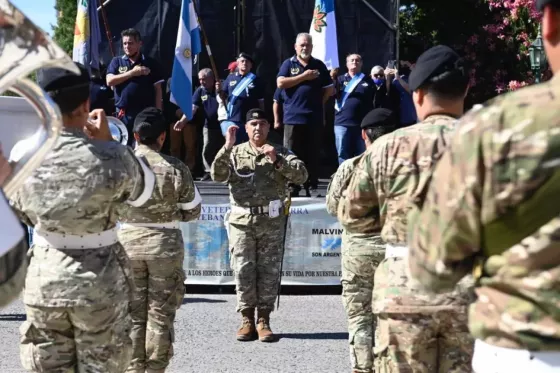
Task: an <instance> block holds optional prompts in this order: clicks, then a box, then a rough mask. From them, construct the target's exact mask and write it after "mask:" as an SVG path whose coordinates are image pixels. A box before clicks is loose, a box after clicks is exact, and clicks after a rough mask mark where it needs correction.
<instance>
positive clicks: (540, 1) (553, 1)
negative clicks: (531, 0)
mask: <svg viewBox="0 0 560 373" xmlns="http://www.w3.org/2000/svg"><path fill="white" fill-rule="evenodd" d="M547 5H557V6H558V5H560V1H559V0H537V10H539V11H541V12H542V11H543V10H544V7H545V6H547Z"/></svg>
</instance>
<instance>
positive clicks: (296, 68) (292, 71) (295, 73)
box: [290, 67, 299, 75]
mask: <svg viewBox="0 0 560 373" xmlns="http://www.w3.org/2000/svg"><path fill="white" fill-rule="evenodd" d="M290 72H291V73H292V75H297V74H299V67H292V69H291V70H290Z"/></svg>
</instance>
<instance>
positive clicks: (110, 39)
mask: <svg viewBox="0 0 560 373" xmlns="http://www.w3.org/2000/svg"><path fill="white" fill-rule="evenodd" d="M99 8H101V17H102V18H103V25H104V26H105V33H106V34H107V41H108V42H109V49H110V50H111V57H115V50H114V49H113V40H112V39H113V37H112V36H111V28H110V27H109V22H107V13H105V3H103V1H101V6H100V7H99ZM99 8H98V9H99Z"/></svg>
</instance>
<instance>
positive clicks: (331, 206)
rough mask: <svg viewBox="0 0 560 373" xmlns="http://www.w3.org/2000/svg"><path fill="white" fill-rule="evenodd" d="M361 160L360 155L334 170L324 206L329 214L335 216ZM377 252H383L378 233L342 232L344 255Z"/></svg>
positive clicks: (383, 246)
mask: <svg viewBox="0 0 560 373" xmlns="http://www.w3.org/2000/svg"><path fill="white" fill-rule="evenodd" d="M361 159H362V156H361V155H360V156H357V157H354V158H351V159H347V160H345V161H344V162H342V164H341V165H340V166H339V167H338V170H336V173H335V174H334V176H333V178H332V180H331V182H330V183H329V186H328V188H327V198H326V205H327V212H328V213H329V214H331V215H333V216H336V215H337V211H338V204H339V201H340V199H341V198H344V197H343V195H344V194H345V191H346V188H347V187H348V183H349V182H350V178H351V177H352V173H353V172H354V169H355V168H356V165H357V164H358V163H359V162H360V160H361ZM379 251H385V245H384V243H383V241H382V240H381V237H380V236H379V232H377V234H375V235H372V234H369V233H358V232H353V233H351V234H348V233H347V232H346V230H345V231H343V232H342V253H343V254H344V255H373V253H375V252H379Z"/></svg>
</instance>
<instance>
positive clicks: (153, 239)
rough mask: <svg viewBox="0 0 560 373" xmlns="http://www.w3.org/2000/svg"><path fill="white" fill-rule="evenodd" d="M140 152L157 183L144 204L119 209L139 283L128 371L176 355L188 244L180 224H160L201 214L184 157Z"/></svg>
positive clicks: (161, 367)
mask: <svg viewBox="0 0 560 373" xmlns="http://www.w3.org/2000/svg"><path fill="white" fill-rule="evenodd" d="M135 153H136V155H137V156H139V157H144V158H145V159H146V160H147V161H148V164H149V165H150V168H151V169H152V171H153V172H154V175H155V178H156V183H155V192H154V193H153V195H152V197H151V198H150V200H149V201H148V202H147V203H146V204H145V205H144V206H142V207H133V206H124V205H123V206H122V207H121V208H119V210H118V214H119V221H120V222H121V223H123V225H122V226H121V229H120V230H119V241H120V242H121V243H122V244H123V246H124V248H125V250H126V253H127V254H128V256H129V257H130V260H131V262H132V269H133V274H134V283H135V285H136V291H135V294H134V301H132V303H131V306H130V308H131V310H130V312H131V317H132V325H133V326H132V334H131V337H132V345H133V355H132V361H131V363H130V366H129V368H128V371H130V372H142V373H144V370H145V369H148V372H163V371H165V368H166V367H167V366H168V365H169V361H170V359H171V358H172V356H173V341H174V329H173V321H174V320H175V313H176V311H177V309H179V307H180V306H181V304H182V301H183V296H184V293H185V288H184V282H185V272H184V271H183V259H184V256H185V255H184V254H185V248H184V244H183V235H182V232H181V230H180V229H178V228H177V229H173V228H162V227H161V226H159V227H158V226H157V224H158V223H160V224H161V223H170V222H176V224H177V225H178V222H179V221H191V220H194V219H197V218H198V217H199V215H200V209H201V204H200V202H201V199H200V195H199V194H198V191H197V190H196V187H195V185H194V182H193V179H192V177H191V173H190V172H189V169H188V168H187V166H185V165H184V164H183V163H182V162H181V161H179V160H178V159H176V158H173V157H170V156H166V155H163V154H160V153H158V152H157V151H155V150H152V149H150V148H149V147H147V146H145V145H140V146H138V148H137V149H136V151H135ZM142 224H153V225H154V226H152V227H146V226H142Z"/></svg>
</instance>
